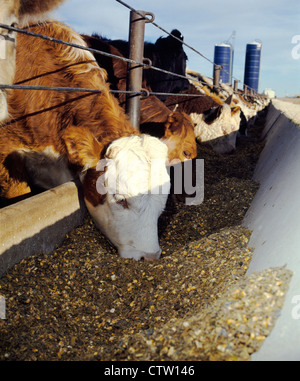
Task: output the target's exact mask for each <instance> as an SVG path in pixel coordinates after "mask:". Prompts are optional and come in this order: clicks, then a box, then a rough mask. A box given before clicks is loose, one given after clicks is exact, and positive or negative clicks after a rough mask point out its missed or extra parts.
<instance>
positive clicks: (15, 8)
mask: <svg viewBox="0 0 300 381" xmlns="http://www.w3.org/2000/svg"><path fill="white" fill-rule="evenodd" d="M63 1H64V0H1V2H0V23H1V24H5V25H8V26H21V25H22V24H26V23H28V22H29V21H31V20H35V21H40V20H41V19H42V18H43V16H42V15H43V14H45V13H46V12H48V11H50V10H52V9H53V8H55V7H57V6H58V5H59V4H61V3H62V2H63ZM15 56H16V32H13V31H11V30H8V29H4V28H0V83H1V84H5V85H11V84H12V83H13V80H14V75H15V66H16V65H15ZM6 97H7V91H1V90H0V121H2V120H4V119H5V118H7V116H8V114H7V104H6Z"/></svg>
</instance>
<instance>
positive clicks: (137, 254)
mask: <svg viewBox="0 0 300 381" xmlns="http://www.w3.org/2000/svg"><path fill="white" fill-rule="evenodd" d="M119 254H120V256H121V257H123V258H133V259H135V260H136V261H139V260H142V259H143V260H145V261H154V260H157V259H159V258H160V255H161V249H160V248H159V250H158V251H156V252H154V253H147V252H145V251H140V250H137V249H134V248H123V249H120V250H119Z"/></svg>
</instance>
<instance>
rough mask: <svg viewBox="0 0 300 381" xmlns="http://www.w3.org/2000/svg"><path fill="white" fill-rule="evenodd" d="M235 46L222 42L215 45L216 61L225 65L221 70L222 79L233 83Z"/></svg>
mask: <svg viewBox="0 0 300 381" xmlns="http://www.w3.org/2000/svg"><path fill="white" fill-rule="evenodd" d="M232 61H233V48H232V46H231V45H230V44H226V43H222V44H217V45H215V52H214V63H215V64H216V65H221V66H223V68H224V70H221V72H220V81H221V82H222V83H228V84H231V77H232Z"/></svg>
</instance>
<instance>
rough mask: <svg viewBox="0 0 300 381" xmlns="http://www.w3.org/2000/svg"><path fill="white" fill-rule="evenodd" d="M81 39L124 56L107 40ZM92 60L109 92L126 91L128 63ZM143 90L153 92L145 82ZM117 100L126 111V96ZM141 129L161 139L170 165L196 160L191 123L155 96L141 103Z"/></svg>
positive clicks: (103, 58)
mask: <svg viewBox="0 0 300 381" xmlns="http://www.w3.org/2000/svg"><path fill="white" fill-rule="evenodd" d="M82 37H83V39H84V41H85V42H86V43H87V45H88V46H89V47H90V48H92V49H95V50H99V51H102V52H105V53H110V54H113V55H114V56H118V57H121V58H124V55H123V54H122V53H121V52H120V51H119V50H118V49H117V48H116V47H115V46H113V45H112V44H111V43H110V40H107V39H103V38H101V37H99V36H95V35H94V36H89V35H82ZM124 43H125V42H124ZM94 56H95V58H96V60H97V62H98V64H99V66H100V67H102V68H104V69H105V70H106V71H107V74H108V82H109V83H110V87H111V90H119V91H124V90H126V88H127V87H126V86H127V84H126V81H127V63H126V62H125V61H123V60H121V59H118V58H113V57H109V56H106V55H103V54H97V53H95V52H94ZM142 87H143V88H144V89H146V90H148V91H149V92H151V91H152V89H151V87H150V86H149V85H148V84H147V82H146V80H145V79H144V80H143V84H142ZM116 97H117V98H118V100H119V103H120V105H121V106H122V107H124V108H125V105H126V97H125V94H124V93H117V94H116ZM140 129H141V131H144V132H147V133H148V134H150V135H153V136H156V137H159V138H160V139H163V141H164V142H165V143H166V144H167V146H168V148H169V151H168V152H169V161H170V162H172V161H174V160H179V161H185V160H189V159H193V158H195V157H196V156H197V146H196V138H195V133H194V123H193V122H192V120H191V118H190V117H189V116H188V115H187V114H186V113H184V112H178V111H175V112H171V111H170V109H169V108H168V107H167V106H166V105H165V104H164V103H163V102H162V101H161V100H159V99H158V98H157V97H156V96H155V95H149V96H147V97H143V98H142V99H141V111H140Z"/></svg>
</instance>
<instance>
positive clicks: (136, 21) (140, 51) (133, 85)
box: [126, 11, 154, 129]
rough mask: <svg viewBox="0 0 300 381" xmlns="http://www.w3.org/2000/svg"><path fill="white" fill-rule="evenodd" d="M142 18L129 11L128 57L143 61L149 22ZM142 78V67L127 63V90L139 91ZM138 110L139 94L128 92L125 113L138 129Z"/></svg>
mask: <svg viewBox="0 0 300 381" xmlns="http://www.w3.org/2000/svg"><path fill="white" fill-rule="evenodd" d="M138 12H139V13H141V14H142V15H144V16H146V15H151V16H152V17H153V18H154V16H153V15H152V14H151V13H149V12H144V11H138ZM151 21H152V20H148V19H145V18H143V17H142V16H141V15H139V14H138V13H136V12H134V11H131V12H130V22H129V58H130V59H131V60H134V61H136V62H143V58H144V36H145V23H146V22H151ZM142 80H143V67H142V66H141V65H137V64H133V63H128V72H127V90H128V91H138V92H139V91H141V89H142ZM140 111H141V96H140V95H134V94H129V95H127V97H126V113H127V114H128V116H129V120H130V121H131V123H132V125H133V126H134V127H135V128H137V129H139V127H140Z"/></svg>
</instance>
